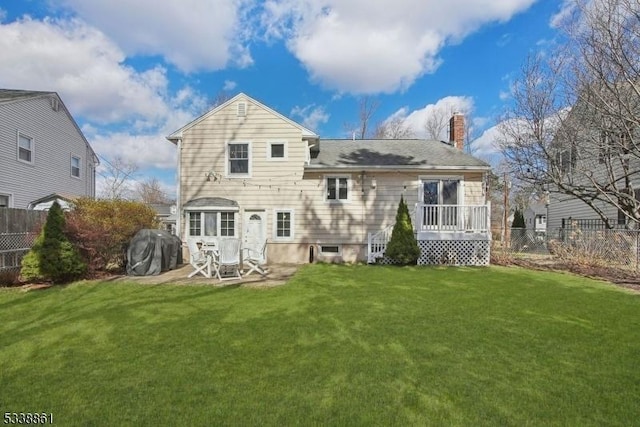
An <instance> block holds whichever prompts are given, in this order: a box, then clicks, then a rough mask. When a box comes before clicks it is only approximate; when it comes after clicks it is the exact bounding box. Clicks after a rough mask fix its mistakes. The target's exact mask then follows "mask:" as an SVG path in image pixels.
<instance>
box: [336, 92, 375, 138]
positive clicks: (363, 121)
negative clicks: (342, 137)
mask: <svg viewBox="0 0 640 427" xmlns="http://www.w3.org/2000/svg"><path fill="white" fill-rule="evenodd" d="M378 108H380V101H379V100H378V99H376V98H372V97H371V96H369V95H365V96H362V97H360V99H359V100H358V122H357V123H356V124H354V123H345V125H344V128H345V130H346V131H347V132H349V133H350V134H352V135H353V137H354V138H357V139H365V138H368V137H369V136H371V134H372V132H371V130H370V128H371V127H372V126H371V120H372V118H373V115H374V114H375V113H376V111H378Z"/></svg>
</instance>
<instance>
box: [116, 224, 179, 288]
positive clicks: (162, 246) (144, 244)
mask: <svg viewBox="0 0 640 427" xmlns="http://www.w3.org/2000/svg"><path fill="white" fill-rule="evenodd" d="M180 264H182V242H181V241H180V238H178V236H174V235H173V234H171V233H169V232H167V231H164V230H151V229H148V228H145V229H142V230H140V231H138V232H137V233H136V235H135V236H134V237H133V239H131V243H130V244H129V248H128V249H127V275H129V276H157V275H158V274H160V273H161V272H163V271H167V270H173V269H175V268H176V266H177V265H180Z"/></svg>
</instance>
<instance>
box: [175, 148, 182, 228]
mask: <svg viewBox="0 0 640 427" xmlns="http://www.w3.org/2000/svg"><path fill="white" fill-rule="evenodd" d="M177 146H178V168H177V173H176V175H177V180H178V185H177V186H176V235H177V236H178V237H179V238H180V240H182V234H183V233H182V201H181V200H180V186H181V183H182V138H178V144H177Z"/></svg>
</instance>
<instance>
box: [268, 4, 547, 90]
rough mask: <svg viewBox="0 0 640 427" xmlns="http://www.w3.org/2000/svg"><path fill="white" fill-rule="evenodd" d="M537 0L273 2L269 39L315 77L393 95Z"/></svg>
mask: <svg viewBox="0 0 640 427" xmlns="http://www.w3.org/2000/svg"><path fill="white" fill-rule="evenodd" d="M534 1H535V0H502V1H495V0H449V1H447V2H442V1H441V0H380V1H375V2H371V1H370V0H268V1H266V3H265V5H264V9H263V14H262V17H261V22H262V25H263V28H264V31H265V34H266V35H267V37H269V38H283V39H285V40H286V41H287V46H288V48H289V50H290V51H291V52H292V53H293V54H294V55H295V56H296V57H297V58H298V59H299V60H300V61H301V62H302V64H303V65H304V66H305V67H306V69H307V70H308V72H309V73H310V75H311V77H312V78H313V79H314V80H315V81H317V82H319V83H321V84H323V85H324V86H326V87H328V88H330V89H336V90H338V91H344V92H351V93H375V92H388V93H391V92H395V91H397V90H403V89H406V88H408V87H409V86H410V85H411V84H412V83H413V82H414V81H415V80H416V79H417V78H418V77H420V76H421V75H423V74H425V73H430V72H433V71H435V69H436V68H437V67H438V65H439V63H440V59H439V58H438V54H439V52H440V50H441V48H442V47H443V46H444V45H445V44H447V43H450V42H458V41H460V40H461V39H462V38H464V37H465V36H467V35H468V34H470V33H472V32H473V31H475V30H477V29H478V28H479V27H481V26H482V25H484V24H487V23H489V22H494V21H506V20H509V19H510V18H511V17H512V16H513V15H515V14H516V13H518V12H522V11H524V10H525V9H527V8H528V7H529V6H530V5H531V4H532V3H533V2H534Z"/></svg>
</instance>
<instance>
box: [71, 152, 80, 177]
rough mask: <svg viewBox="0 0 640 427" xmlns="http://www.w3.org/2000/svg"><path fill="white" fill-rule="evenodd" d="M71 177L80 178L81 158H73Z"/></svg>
mask: <svg viewBox="0 0 640 427" xmlns="http://www.w3.org/2000/svg"><path fill="white" fill-rule="evenodd" d="M71 176H73V177H75V178H80V157H78V156H71Z"/></svg>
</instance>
